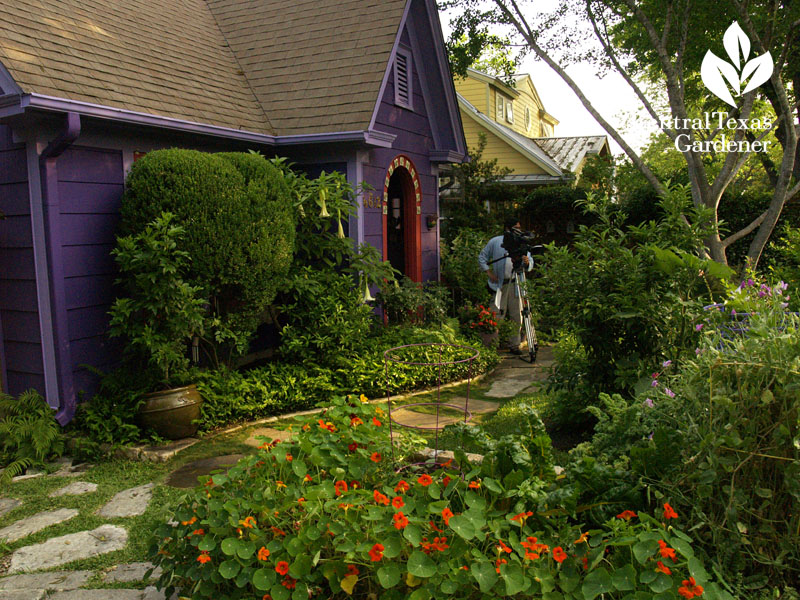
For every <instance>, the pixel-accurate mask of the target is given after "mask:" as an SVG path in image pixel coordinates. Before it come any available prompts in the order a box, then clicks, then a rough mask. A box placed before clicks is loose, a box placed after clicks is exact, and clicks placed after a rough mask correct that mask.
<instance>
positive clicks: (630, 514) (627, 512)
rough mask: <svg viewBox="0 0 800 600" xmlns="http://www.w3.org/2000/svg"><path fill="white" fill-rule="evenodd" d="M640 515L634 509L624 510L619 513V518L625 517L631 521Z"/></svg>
mask: <svg viewBox="0 0 800 600" xmlns="http://www.w3.org/2000/svg"><path fill="white" fill-rule="evenodd" d="M637 516H638V515H637V514H636V513H635V512H633V511H632V510H623V511H622V512H621V513H619V514H618V515H617V518H618V519H625V520H626V521H630V520H631V519H632V518H634V517H637Z"/></svg>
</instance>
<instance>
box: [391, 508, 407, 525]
mask: <svg viewBox="0 0 800 600" xmlns="http://www.w3.org/2000/svg"><path fill="white" fill-rule="evenodd" d="M393 519H394V528H395V529H403V527H405V526H406V525H408V518H407V517H406V516H405V515H404V514H403V513H402V512H398V513H395V515H394V517H393Z"/></svg>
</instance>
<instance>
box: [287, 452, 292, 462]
mask: <svg viewBox="0 0 800 600" xmlns="http://www.w3.org/2000/svg"><path fill="white" fill-rule="evenodd" d="M293 460H294V456H292V455H291V454H290V453H288V452H287V453H286V462H292V461H293Z"/></svg>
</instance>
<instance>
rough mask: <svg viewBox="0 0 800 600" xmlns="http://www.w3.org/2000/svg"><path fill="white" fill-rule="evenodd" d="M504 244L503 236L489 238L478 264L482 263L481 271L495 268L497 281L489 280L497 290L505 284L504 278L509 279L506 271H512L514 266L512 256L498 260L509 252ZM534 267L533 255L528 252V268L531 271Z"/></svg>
mask: <svg viewBox="0 0 800 600" xmlns="http://www.w3.org/2000/svg"><path fill="white" fill-rule="evenodd" d="M502 244H503V236H502V235H498V236H495V237H493V238H492V239H490V240H489V243H488V244H486V245H485V246H484V247H483V250H481V253H480V254H479V255H478V265H480V267H481V271H483V272H486V271H488V270H489V269H492V270H494V274H495V275H496V276H497V281H492V280H491V279H490V280H489V281H488V282H487V283H488V284H489V287H490V288H492V290H493V291H495V292H496V291H497V290H499V289H500V287H501V286H502V285H503V280H504V279H508V276H507V275H506V273H507V272H509V273H510V271H511V268H512V267H511V259H510V258H506V259H505V260H497V259H498V258H502V257H503V256H505V255H506V254H508V253H507V252H506V249H505V248H503V245H502ZM494 260H497V262H495V263H492V264H489V263H491V262H492V261H494ZM532 268H533V257H532V256H531V255H530V253H528V268H527V269H526V270H528V271H530V270H531V269H532Z"/></svg>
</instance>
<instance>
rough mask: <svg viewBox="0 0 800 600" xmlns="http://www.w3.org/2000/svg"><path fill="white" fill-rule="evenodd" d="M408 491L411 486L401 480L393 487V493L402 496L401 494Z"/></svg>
mask: <svg viewBox="0 0 800 600" xmlns="http://www.w3.org/2000/svg"><path fill="white" fill-rule="evenodd" d="M409 489H411V486H410V485H409V484H408V482H407V481H405V480H404V479H401V480H400V481H398V482H397V485H396V486H394V491H395V492H397V493H398V494H402V493H403V492H407V491H408V490H409Z"/></svg>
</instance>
